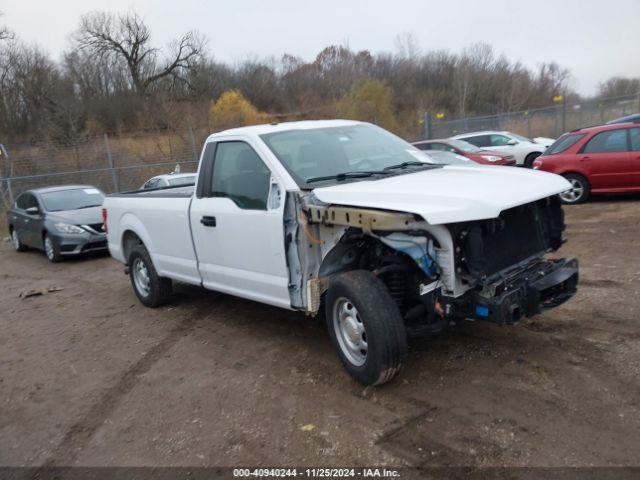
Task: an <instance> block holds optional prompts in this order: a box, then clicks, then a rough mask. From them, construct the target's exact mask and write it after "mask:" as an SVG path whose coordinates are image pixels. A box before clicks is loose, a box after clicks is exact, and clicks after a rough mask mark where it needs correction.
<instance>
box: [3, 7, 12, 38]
mask: <svg viewBox="0 0 640 480" xmlns="http://www.w3.org/2000/svg"><path fill="white" fill-rule="evenodd" d="M2 15H3V13H2V12H0V17H2ZM13 38H14V35H13V32H12V31H11V30H9V27H7V26H6V25H0V42H2V41H3V40H11V39H13Z"/></svg>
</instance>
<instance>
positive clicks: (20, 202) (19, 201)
mask: <svg viewBox="0 0 640 480" xmlns="http://www.w3.org/2000/svg"><path fill="white" fill-rule="evenodd" d="M16 208H19V209H20V210H26V209H27V208H28V207H27V194H26V193H23V194H22V195H20V196H19V197H18V198H16Z"/></svg>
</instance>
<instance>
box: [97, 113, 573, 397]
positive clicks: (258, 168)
mask: <svg viewBox="0 0 640 480" xmlns="http://www.w3.org/2000/svg"><path fill="white" fill-rule="evenodd" d="M569 187H570V186H569V184H568V182H567V181H566V180H565V179H563V178H562V177H560V176H557V175H553V174H549V173H544V172H536V171H531V170H522V169H514V168H508V167H498V166H495V167H494V166H487V167H478V166H470V167H467V166H459V165H455V166H454V165H451V166H444V165H438V164H434V163H433V162H431V161H430V160H429V157H428V155H427V154H425V153H424V152H421V151H419V150H417V149H416V148H415V147H413V146H412V145H410V144H409V143H407V142H405V141H404V140H401V139H400V138H398V137H396V136H395V135H393V134H391V133H389V132H387V131H385V130H383V129H381V128H379V127H377V126H374V125H371V124H367V123H360V122H355V121H346V120H330V121H305V122H293V123H281V124H272V125H261V126H250V127H242V128H237V129H233V130H227V131H224V132H220V133H216V134H213V135H211V136H210V137H209V138H208V139H207V140H206V143H205V145H204V148H203V151H202V154H201V158H200V165H199V169H198V178H197V182H196V185H195V187H193V186H192V187H177V188H171V187H169V188H163V189H157V190H147V191H136V192H130V193H121V194H114V195H110V196H108V197H107V198H106V200H105V202H104V205H103V206H104V210H103V216H104V220H105V225H106V227H107V232H108V233H107V238H108V244H109V250H110V251H111V255H112V256H113V257H114V258H116V259H117V260H119V261H120V262H122V263H124V264H125V265H126V268H125V271H126V272H128V274H129V276H130V278H131V284H132V286H133V290H134V292H135V294H136V295H137V297H138V298H139V299H140V301H141V302H142V303H143V304H144V305H146V306H148V307H156V306H158V305H161V304H162V303H164V302H166V301H167V300H168V299H169V297H170V293H171V285H172V281H179V282H186V283H189V284H194V285H201V286H203V287H205V288H208V289H211V290H216V291H219V292H224V293H228V294H231V295H236V296H239V297H243V298H247V299H251V300H255V301H258V302H263V303H266V304H270V305H276V306H278V307H282V308H286V309H291V310H298V311H301V312H306V313H307V314H310V315H316V314H319V313H324V315H325V316H326V322H327V326H328V330H329V334H330V336H331V339H332V341H333V343H334V344H335V347H336V349H337V352H338V354H339V356H340V359H341V361H342V363H343V365H344V367H345V369H346V370H347V371H348V372H349V373H350V374H351V375H352V376H353V377H354V378H356V379H357V380H358V381H360V382H362V383H364V384H368V385H371V384H382V383H385V382H387V381H388V380H390V379H391V378H393V377H394V375H395V374H396V373H397V372H398V371H399V369H400V367H401V364H402V362H403V360H404V359H405V357H406V355H407V338H408V337H410V336H412V335H425V334H428V333H433V332H438V331H440V330H442V329H444V328H446V327H448V326H450V325H453V324H455V323H456V322H458V321H460V320H464V319H475V320H478V319H480V320H488V321H492V322H497V323H499V324H513V323H515V322H517V321H518V320H519V319H520V318H521V317H523V316H528V317H531V316H533V315H536V314H538V313H540V312H541V311H542V310H544V309H546V308H550V307H554V306H557V305H559V304H560V303H562V302H564V301H565V300H567V299H569V298H570V297H571V296H572V295H573V294H574V293H575V291H576V284H577V281H578V264H577V261H576V260H575V259H559V258H554V259H551V258H547V257H546V254H548V253H549V252H554V251H556V250H557V249H558V248H559V247H560V246H561V244H562V243H563V237H562V234H563V230H564V228H565V225H564V217H563V212H562V207H561V205H560V200H559V198H558V194H559V193H560V192H563V191H565V190H567V189H568V188H569Z"/></svg>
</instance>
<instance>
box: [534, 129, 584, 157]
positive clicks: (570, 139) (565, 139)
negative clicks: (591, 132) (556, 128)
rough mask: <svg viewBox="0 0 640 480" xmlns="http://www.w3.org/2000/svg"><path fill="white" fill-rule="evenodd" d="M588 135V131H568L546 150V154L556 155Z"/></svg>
mask: <svg viewBox="0 0 640 480" xmlns="http://www.w3.org/2000/svg"><path fill="white" fill-rule="evenodd" d="M586 136H587V134H586V133H567V134H565V135H563V136H561V137H560V138H559V139H558V140H556V141H555V142H553V143H552V144H551V146H550V147H549V148H547V150H545V152H544V154H545V155H556V154H558V153H562V152H565V151H567V150H568V149H569V148H571V147H573V146H574V145H575V144H576V143H578V142H579V141H580V140H582V139H583V138H584V137H586Z"/></svg>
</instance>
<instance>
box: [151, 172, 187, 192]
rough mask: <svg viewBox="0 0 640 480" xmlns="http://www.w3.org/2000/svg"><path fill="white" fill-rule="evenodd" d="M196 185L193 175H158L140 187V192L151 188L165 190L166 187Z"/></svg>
mask: <svg viewBox="0 0 640 480" xmlns="http://www.w3.org/2000/svg"><path fill="white" fill-rule="evenodd" d="M195 183H196V174H195V173H169V174H166V175H158V176H155V177H153V178H150V179H149V180H147V181H146V182H144V185H142V186H141V187H140V190H150V189H152V188H166V187H186V186H188V185H194V184H195Z"/></svg>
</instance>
